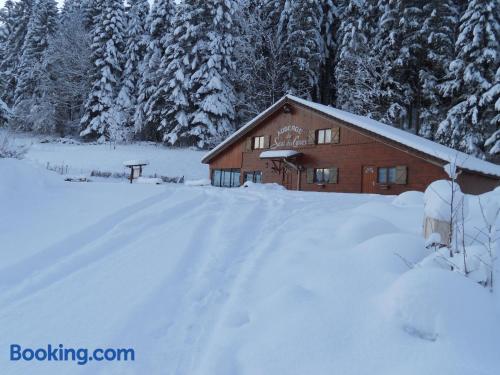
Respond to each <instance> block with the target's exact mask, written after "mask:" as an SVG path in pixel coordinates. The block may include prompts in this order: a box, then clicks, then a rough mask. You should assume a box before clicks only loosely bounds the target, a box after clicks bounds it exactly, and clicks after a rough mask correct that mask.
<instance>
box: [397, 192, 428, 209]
mask: <svg viewBox="0 0 500 375" xmlns="http://www.w3.org/2000/svg"><path fill="white" fill-rule="evenodd" d="M392 204H393V205H395V206H399V207H409V206H422V205H423V204H424V193H422V192H420V191H406V192H404V193H401V194H400V195H398V196H397V197H396V198H394V200H393V201H392Z"/></svg>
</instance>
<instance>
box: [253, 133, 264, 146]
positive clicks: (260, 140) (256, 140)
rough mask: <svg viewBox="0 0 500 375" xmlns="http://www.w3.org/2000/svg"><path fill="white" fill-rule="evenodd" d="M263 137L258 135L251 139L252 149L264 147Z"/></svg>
mask: <svg viewBox="0 0 500 375" xmlns="http://www.w3.org/2000/svg"><path fill="white" fill-rule="evenodd" d="M264 142H265V137H264V136H263V135H261V136H259V137H254V139H253V149H254V150H258V149H261V148H265V144H264Z"/></svg>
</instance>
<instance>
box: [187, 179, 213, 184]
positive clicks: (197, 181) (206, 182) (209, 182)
mask: <svg viewBox="0 0 500 375" xmlns="http://www.w3.org/2000/svg"><path fill="white" fill-rule="evenodd" d="M184 185H186V186H208V185H211V181H210V180H209V179H208V178H201V179H199V180H187V181H185V182H184Z"/></svg>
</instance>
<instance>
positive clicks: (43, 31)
mask: <svg viewBox="0 0 500 375" xmlns="http://www.w3.org/2000/svg"><path fill="white" fill-rule="evenodd" d="M57 22H58V11H57V3H56V1H55V0H38V1H37V2H36V3H35V6H34V8H33V14H32V16H31V18H30V21H29V23H28V29H27V33H26V38H25V40H24V44H23V47H22V55H21V58H20V61H19V67H18V69H17V84H16V90H15V92H14V108H13V110H14V115H15V126H16V127H17V128H19V129H24V130H36V131H43V132H50V131H51V130H52V125H53V124H52V123H51V121H50V119H49V121H45V120H47V119H48V118H47V115H46V114H47V113H46V111H51V107H50V105H47V104H48V103H47V102H46V101H45V99H46V93H45V92H44V90H43V88H42V87H41V82H42V77H43V74H44V58H45V56H46V55H45V54H46V51H47V48H48V46H49V39H50V38H51V37H52V35H53V34H54V33H55V31H56V30H57ZM40 112H43V113H44V116H41V114H40Z"/></svg>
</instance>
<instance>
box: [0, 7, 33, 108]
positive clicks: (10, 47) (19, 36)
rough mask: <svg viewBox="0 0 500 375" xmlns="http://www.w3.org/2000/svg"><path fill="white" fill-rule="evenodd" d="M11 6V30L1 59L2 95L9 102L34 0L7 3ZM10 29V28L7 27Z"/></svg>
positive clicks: (8, 23)
mask: <svg viewBox="0 0 500 375" xmlns="http://www.w3.org/2000/svg"><path fill="white" fill-rule="evenodd" d="M6 5H8V6H9V7H11V8H10V11H9V20H10V21H7V23H6V26H7V25H9V26H7V27H8V28H9V29H10V30H9V31H8V32H9V34H8V36H7V40H5V42H4V44H3V46H2V60H1V61H0V97H1V98H2V99H3V100H4V101H5V102H6V103H7V104H8V105H12V104H13V101H14V91H15V89H16V82H17V75H18V68H19V60H20V58H21V55H22V51H23V45H24V39H25V38H26V33H27V31H28V23H29V22H30V18H31V13H32V10H33V0H20V1H18V2H16V3H14V5H13V7H12V3H10V2H9V3H6ZM7 30H8V29H7Z"/></svg>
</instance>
